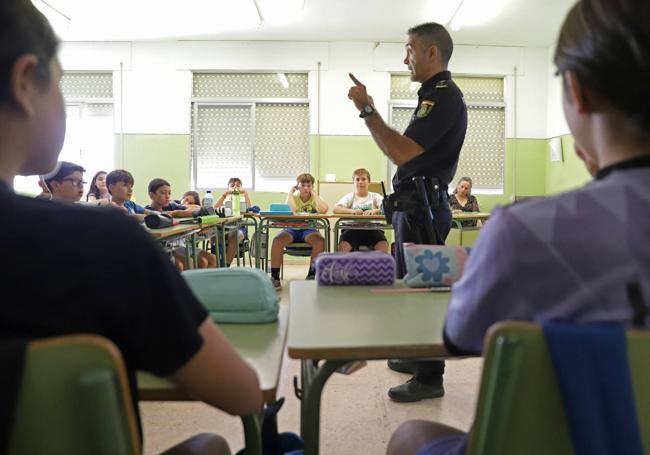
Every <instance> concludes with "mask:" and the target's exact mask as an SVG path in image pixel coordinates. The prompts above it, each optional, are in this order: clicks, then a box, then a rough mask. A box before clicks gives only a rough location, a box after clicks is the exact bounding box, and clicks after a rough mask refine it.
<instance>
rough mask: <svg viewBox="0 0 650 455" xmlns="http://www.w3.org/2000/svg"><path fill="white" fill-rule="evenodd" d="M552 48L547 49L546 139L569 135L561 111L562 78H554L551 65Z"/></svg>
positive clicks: (553, 69) (553, 68) (552, 65)
mask: <svg viewBox="0 0 650 455" xmlns="http://www.w3.org/2000/svg"><path fill="white" fill-rule="evenodd" d="M554 52H555V49H554V47H550V48H549V49H548V86H547V89H546V98H547V101H548V107H547V115H546V125H547V131H546V137H549V138H551V137H556V136H562V135H564V134H569V127H568V126H567V123H566V119H565V118H564V112H563V111H562V78H561V77H560V76H555V71H556V68H555V65H554V64H553V54H554Z"/></svg>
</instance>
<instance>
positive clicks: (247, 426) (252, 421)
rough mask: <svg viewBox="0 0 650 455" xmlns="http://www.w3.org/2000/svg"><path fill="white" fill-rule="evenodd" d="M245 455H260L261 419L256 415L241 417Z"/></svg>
mask: <svg viewBox="0 0 650 455" xmlns="http://www.w3.org/2000/svg"><path fill="white" fill-rule="evenodd" d="M241 420H242V423H243V424H244V442H245V447H246V455H262V417H261V415H258V414H253V415H247V416H242V418H241Z"/></svg>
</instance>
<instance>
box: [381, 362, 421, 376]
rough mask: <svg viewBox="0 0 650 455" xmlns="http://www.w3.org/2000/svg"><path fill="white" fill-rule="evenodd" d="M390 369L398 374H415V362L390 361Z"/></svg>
mask: <svg viewBox="0 0 650 455" xmlns="http://www.w3.org/2000/svg"><path fill="white" fill-rule="evenodd" d="M388 368H390V369H391V370H393V371H397V372H398V373H409V374H415V362H413V361H412V360H405V359H389V360H388Z"/></svg>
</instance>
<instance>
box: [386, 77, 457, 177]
mask: <svg viewBox="0 0 650 455" xmlns="http://www.w3.org/2000/svg"><path fill="white" fill-rule="evenodd" d="M466 130H467V107H466V106H465V101H464V100H463V93H462V92H461V91H460V89H459V88H458V86H457V85H456V84H455V83H454V81H452V80H451V73H450V72H449V71H441V72H440V73H438V74H436V75H434V76H432V77H431V78H429V79H428V80H427V81H426V82H424V83H423V84H422V87H420V90H419V91H418V105H417V108H416V109H415V112H414V113H413V116H412V117H411V122H410V123H409V126H408V127H407V128H406V131H404V136H406V137H409V138H411V139H413V140H414V141H415V142H417V143H418V144H419V145H420V146H421V147H422V148H423V149H424V153H422V154H421V155H419V156H417V157H415V158H413V159H412V160H410V161H408V162H406V163H404V164H402V165H401V166H399V167H398V168H397V172H396V173H395V176H394V177H393V188H395V189H396V190H399V189H400V186H404V185H403V184H404V183H405V182H410V181H411V178H412V177H415V176H425V177H438V179H440V184H441V185H442V186H448V185H449V183H450V182H451V180H452V179H453V177H454V174H455V173H456V166H457V165H458V156H459V154H460V149H461V148H462V146H463V141H464V140H465V131H466Z"/></svg>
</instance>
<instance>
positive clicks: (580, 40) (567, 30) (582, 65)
mask: <svg viewBox="0 0 650 455" xmlns="http://www.w3.org/2000/svg"><path fill="white" fill-rule="evenodd" d="M648 24H650V2H648V0H617V1H612V0H581V1H579V2H578V3H576V4H575V5H574V7H573V8H572V9H571V11H569V14H568V15H567V17H566V19H565V20H564V24H563V25H562V29H561V31H560V37H559V39H558V43H557V47H556V49H555V57H554V61H555V65H556V66H557V69H558V73H560V74H562V75H564V73H565V72H566V71H571V72H572V73H573V74H575V76H576V77H577V79H578V80H579V81H580V83H581V84H582V85H583V86H585V87H587V88H588V89H589V91H590V92H591V93H593V94H594V95H596V97H597V98H598V99H600V100H602V101H604V102H605V103H606V104H608V105H609V106H611V107H613V108H615V109H616V110H619V111H620V112H622V113H623V114H624V115H626V116H627V117H628V118H629V119H630V120H632V121H633V122H634V124H635V125H636V126H637V129H638V130H639V131H640V132H645V134H648V133H647V131H648V129H650V104H649V103H648V101H650V84H649V83H648V81H650V33H649V32H648Z"/></svg>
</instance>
